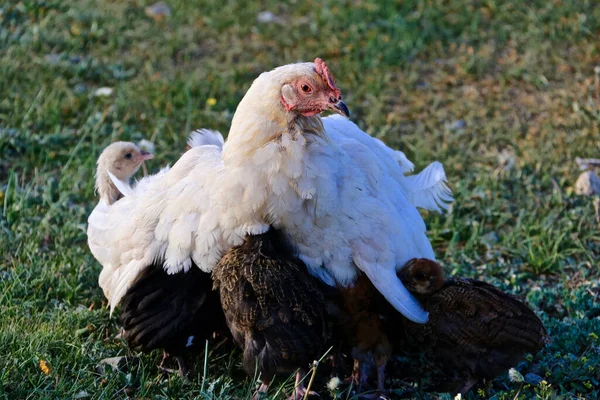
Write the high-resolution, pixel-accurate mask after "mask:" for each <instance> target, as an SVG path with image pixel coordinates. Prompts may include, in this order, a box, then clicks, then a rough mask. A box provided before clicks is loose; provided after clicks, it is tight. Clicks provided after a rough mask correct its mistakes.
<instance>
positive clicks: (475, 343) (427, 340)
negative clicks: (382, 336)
mask: <svg viewBox="0 0 600 400" xmlns="http://www.w3.org/2000/svg"><path fill="white" fill-rule="evenodd" d="M399 277H400V279H401V280H402V281H403V283H404V284H405V285H406V287H407V289H408V290H410V291H411V292H412V293H413V294H414V295H415V296H416V297H417V298H418V299H419V300H420V301H421V303H422V305H423V307H424V308H425V310H427V311H428V312H429V322H428V323H427V324H424V325H420V324H415V323H413V322H411V321H408V320H407V319H405V318H404V317H402V316H400V315H399V314H398V313H394V312H392V311H391V310H389V309H388V315H387V317H388V318H386V323H387V326H388V331H389V332H395V334H393V335H392V334H390V339H391V340H392V342H393V344H394V345H395V347H397V348H398V349H400V350H402V349H410V348H411V347H412V348H413V349H418V350H420V351H426V352H429V353H430V354H431V355H432V356H434V357H435V358H436V359H438V360H439V361H441V362H442V365H443V367H444V368H445V369H454V370H457V371H459V372H460V373H461V374H462V378H463V379H464V382H463V384H462V385H461V388H460V391H461V392H463V393H466V392H468V391H469V390H470V389H471V387H472V386H473V385H474V384H475V383H477V382H478V381H481V380H489V379H493V378H495V377H496V376H498V375H500V374H502V373H503V372H505V371H507V370H508V369H509V368H511V367H513V366H515V365H516V364H518V363H519V362H520V361H521V360H522V359H523V358H524V356H525V354H527V353H533V354H535V353H537V352H538V351H540V350H541V349H542V348H543V347H544V346H545V344H546V343H548V342H549V336H548V334H547V333H546V329H545V328H544V326H543V324H542V322H541V321H540V319H539V318H538V317H537V316H536V315H535V313H534V312H533V311H532V310H531V309H530V308H529V307H527V305H525V304H524V303H523V302H522V301H520V300H519V299H517V298H516V297H515V296H513V295H510V294H507V293H504V292H502V291H501V290H499V289H497V288H495V287H494V286H492V285H490V284H487V283H485V282H481V281H477V280H474V279H462V278H450V279H444V278H443V272H442V269H441V267H440V266H439V264H437V263H435V262H434V261H431V260H426V259H416V260H411V262H409V263H408V264H407V266H406V267H405V268H404V269H403V270H402V271H401V272H400V273H399Z"/></svg>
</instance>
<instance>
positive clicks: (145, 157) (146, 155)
mask: <svg viewBox="0 0 600 400" xmlns="http://www.w3.org/2000/svg"><path fill="white" fill-rule="evenodd" d="M140 154H141V155H142V161H146V160H151V159H153V158H154V155H153V154H152V153H150V152H149V151H145V150H141V151H140Z"/></svg>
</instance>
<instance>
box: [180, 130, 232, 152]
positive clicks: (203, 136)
mask: <svg viewBox="0 0 600 400" xmlns="http://www.w3.org/2000/svg"><path fill="white" fill-rule="evenodd" d="M223 143H225V140H224V139H223V135H221V133H220V132H218V131H213V130H210V129H198V130H195V131H194V132H192V133H191V134H190V137H189V138H188V141H187V144H188V145H189V146H190V147H197V146H206V145H213V146H217V147H218V148H220V149H222V148H223Z"/></svg>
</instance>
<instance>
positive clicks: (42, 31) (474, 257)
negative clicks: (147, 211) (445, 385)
mask: <svg viewBox="0 0 600 400" xmlns="http://www.w3.org/2000/svg"><path fill="white" fill-rule="evenodd" d="M168 3H169V5H170V6H171V14H170V15H169V16H166V17H165V18H163V19H160V18H151V17H149V16H148V15H146V13H145V7H146V6H148V5H150V3H149V2H148V1H146V0H123V1H120V0H113V1H92V0H80V1H59V0H47V1H41V0H39V1H33V0H23V1H20V2H17V1H15V0H9V1H8V2H6V1H5V3H4V4H3V5H0V74H1V78H0V355H1V356H0V382H1V385H0V395H2V396H4V397H5V398H123V397H126V396H135V397H136V398H178V397H192V396H194V397H202V398H231V397H236V398H240V397H241V398H244V397H247V396H248V393H250V392H251V391H252V389H253V381H252V380H251V379H248V378H246V377H245V376H244V375H243V373H242V372H241V371H240V357H239V353H238V352H228V351H213V352H211V353H210V354H209V356H208V357H207V367H208V368H207V369H206V370H205V369H204V366H203V365H204V357H203V356H200V358H199V359H198V362H197V365H196V367H195V368H194V371H193V373H192V377H191V378H192V379H191V380H192V384H191V385H189V386H187V387H186V386H184V385H183V384H182V383H181V381H180V380H179V379H178V378H176V377H164V376H162V375H160V374H159V373H158V371H157V369H156V363H157V361H158V359H159V355H158V354H153V355H149V356H141V357H140V358H139V359H137V362H131V363H130V365H129V368H127V369H124V371H120V372H119V371H107V372H105V373H98V371H97V369H96V365H97V364H98V362H99V361H100V360H101V359H103V358H106V357H112V356H117V355H127V356H129V358H128V359H129V360H132V359H133V358H132V356H133V354H131V353H130V352H128V350H127V349H126V347H125V346H124V344H123V343H122V342H120V341H118V340H114V339H113V338H114V336H115V335H116V333H117V332H118V325H117V323H116V320H115V318H114V317H112V318H111V317H110V316H109V313H108V311H107V310H106V307H105V305H104V299H103V296H102V292H101V291H100V289H99V288H98V286H97V276H98V273H99V271H100V266H99V265H98V264H97V263H96V262H95V260H94V259H93V257H92V256H91V254H90V253H89V251H88V249H87V247H86V234H85V230H86V218H87V215H88V214H89V213H90V211H91V210H92V208H93V207H94V204H95V201H96V200H95V196H94V193H93V173H94V164H95V160H96V158H97V156H98V153H99V151H100V150H101V149H102V148H103V147H104V146H106V145H107V144H108V143H110V142H111V141H114V140H117V139H121V140H133V141H139V140H141V139H149V140H152V141H153V142H155V143H156V152H157V153H158V157H157V158H156V159H155V160H153V161H152V162H150V164H149V168H150V169H151V170H156V169H158V168H159V167H160V166H162V165H164V164H166V163H168V162H172V161H173V160H174V159H176V157H177V156H178V155H179V154H180V152H181V150H182V149H183V147H184V143H185V138H186V135H187V133H188V132H189V131H190V129H192V128H197V127H208V128H216V129H219V130H221V131H222V132H227V129H228V125H229V121H230V119H231V116H232V113H233V111H234V110H235V107H236V104H237V102H238V101H239V100H240V98H241V96H242V95H243V93H244V92H245V90H246V89H247V88H248V86H249V84H250V83H251V81H252V79H254V77H256V76H257V75H258V74H259V73H260V72H262V71H264V70H267V69H270V68H272V67H275V66H277V65H281V64H284V63H288V62H294V61H298V60H312V59H314V58H315V57H316V56H320V57H322V58H324V59H325V60H326V61H327V62H328V64H329V65H330V67H331V68H332V70H333V72H334V73H335V75H336V77H337V82H338V85H339V86H340V87H341V88H342V90H343V92H344V97H345V99H346V100H347V104H348V106H349V107H350V109H351V111H352V112H353V117H352V119H353V120H354V121H356V122H357V123H359V124H360V125H361V126H362V127H363V128H365V129H366V130H367V131H368V132H370V133H371V134H373V135H376V136H378V137H381V138H382V139H383V140H385V141H386V142H387V143H388V144H389V145H391V146H394V147H397V148H400V149H402V150H403V151H405V152H406V153H407V155H408V156H409V158H411V159H412V160H413V161H414V162H415V163H416V164H417V167H418V168H422V167H423V166H425V165H426V164H427V163H429V162H430V161H432V160H434V159H437V160H440V161H442V162H443V163H444V165H445V167H446V171H447V174H448V176H449V180H450V185H451V187H452V188H453V190H454V192H455V196H456V202H455V204H454V205H453V207H452V209H451V212H450V213H448V214H447V215H445V216H438V215H435V214H428V215H425V217H426V221H427V223H428V226H429V229H430V237H431V239H432V241H433V242H434V245H435V247H436V251H437V254H438V256H439V258H440V260H442V262H443V264H444V266H445V267H446V268H447V270H448V271H449V272H451V273H456V274H459V275H461V276H468V277H477V278H480V279H484V280H486V281H489V282H491V283H493V284H496V285H499V286H500V287H502V288H504V289H506V290H508V291H510V292H512V293H516V294H518V295H520V296H522V297H524V298H526V299H527V301H528V302H529V303H530V304H531V306H532V307H533V308H534V309H535V310H536V311H537V312H538V315H539V316H540V317H541V318H542V320H543V321H544V323H545V324H546V327H547V328H548V330H549V332H550V333H551V335H552V336H553V338H554V342H553V343H552V345H551V346H549V347H548V348H547V349H545V350H544V351H542V352H541V353H540V354H539V355H538V356H536V357H535V358H530V359H528V360H526V361H525V362H523V363H522V364H520V365H519V366H518V368H517V369H518V370H519V371H520V372H521V374H522V375H526V374H527V373H532V374H535V375H538V376H539V377H541V378H543V379H544V380H545V381H544V382H542V383H540V384H536V383H534V382H533V380H535V379H533V380H532V379H531V378H532V375H530V376H529V378H528V379H527V382H525V383H523V384H522V383H519V382H511V381H510V380H509V379H508V378H507V377H506V376H504V377H501V378H499V379H497V380H496V382H495V384H494V386H493V388H492V390H491V391H490V394H489V396H493V398H496V399H512V398H514V397H515V395H516V394H517V392H518V391H519V390H520V394H519V397H520V398H523V399H530V398H534V397H537V398H540V399H553V398H557V399H563V398H564V399H570V398H587V399H596V398H598V390H599V389H598V386H599V384H600V339H599V336H600V318H599V317H597V316H594V315H598V310H599V309H600V272H599V271H598V261H599V258H600V234H599V233H598V223H597V222H596V220H595V217H594V209H593V205H592V200H591V199H590V198H584V197H579V196H576V195H575V194H574V190H573V186H574V182H575V179H576V177H577V175H578V171H577V167H576V165H575V163H574V158H575V157H576V156H581V157H598V156H600V93H599V91H600V87H599V85H600V83H599V79H600V76H599V75H600V69H598V70H597V72H594V68H595V67H597V66H600V41H599V40H598V37H599V35H600V7H598V6H597V4H596V1H595V0H580V1H565V0H563V1H561V0H554V1H548V0H529V1H527V2H517V1H501V0H480V1H472V0H456V1H453V2H448V1H443V0H420V1H418V0H409V1H402V2H397V4H396V2H376V1H374V0H356V1H347V0H336V1H321V2H316V1H307V2H291V3H289V4H275V3H274V4H270V3H267V2H264V3H262V4H242V2H237V1H229V0H220V1H205V2H201V3H200V2H198V3H197V2H189V1H188V2H186V1H176V0H169V1H168ZM523 3H524V4H523ZM266 10H269V11H271V12H272V13H273V15H274V16H275V17H276V18H271V21H270V22H266V23H258V22H257V14H258V13H259V12H261V11H266ZM100 87H109V88H111V89H112V90H113V92H112V94H110V95H109V96H96V95H95V94H97V92H96V90H97V89H98V88H100ZM203 375H206V379H203ZM425 378H426V377H425ZM533 378H535V377H533ZM528 382H529V383H528ZM390 383H391V386H392V387H394V388H395V389H397V392H398V393H403V392H405V391H406V390H407V389H408V388H409V382H407V381H406V380H395V381H393V382H390ZM281 384H283V381H282V380H280V381H278V382H277V383H276V385H275V388H274V390H273V392H272V394H273V395H275V392H276V391H277V389H278V388H279V386H280V385H281ZM319 390H321V388H319ZM323 392H326V390H323ZM336 395H337V396H339V397H340V398H346V397H347V394H346V393H336ZM413 396H415V397H417V398H438V395H436V394H413ZM439 396H440V398H451V397H450V396H449V395H447V394H442V395H439ZM471 397H473V398H474V397H485V395H482V394H481V393H480V394H477V393H474V394H472V395H471Z"/></svg>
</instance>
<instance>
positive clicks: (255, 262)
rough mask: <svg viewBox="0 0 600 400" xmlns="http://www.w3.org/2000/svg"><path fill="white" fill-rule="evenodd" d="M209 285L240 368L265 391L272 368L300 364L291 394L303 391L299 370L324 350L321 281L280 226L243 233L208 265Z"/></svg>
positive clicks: (325, 336) (297, 396)
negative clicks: (240, 357) (241, 356)
mask: <svg viewBox="0 0 600 400" xmlns="http://www.w3.org/2000/svg"><path fill="white" fill-rule="evenodd" d="M212 274H213V279H214V287H215V288H218V289H219V293H220V296H221V304H222V306H223V311H224V313H225V318H226V320H227V325H228V326H229V329H230V330H231V333H232V335H233V338H234V340H235V342H236V343H237V344H238V345H239V346H240V347H241V348H242V349H243V351H244V368H245V369H246V372H248V374H249V375H250V376H254V373H255V369H256V368H258V371H259V372H260V378H261V380H262V385H261V388H260V389H259V392H266V390H267V389H268V386H269V384H270V383H271V380H272V379H273V377H274V376H275V375H276V374H280V373H290V372H293V371H296V370H297V369H300V372H298V374H297V377H296V389H295V391H294V395H293V397H292V398H294V399H301V398H302V396H303V395H304V393H305V389H304V387H303V386H302V385H301V384H300V379H299V378H300V376H301V373H302V371H305V369H306V367H308V365H309V364H310V363H311V362H312V361H313V360H318V359H319V358H320V357H321V356H322V355H323V354H324V352H325V351H326V350H327V347H326V343H327V341H328V337H329V333H328V324H327V320H326V313H327V311H326V310H327V303H326V300H325V297H324V295H323V292H322V291H321V289H320V284H319V283H318V282H317V281H316V279H315V278H313V277H312V276H311V275H310V274H309V273H308V271H307V269H306V266H305V265H304V263H303V262H302V261H300V260H299V259H298V258H295V257H294V256H293V252H292V251H291V249H290V248H289V247H288V246H287V244H286V243H285V241H284V239H283V236H282V234H281V233H280V232H278V231H275V230H273V229H271V230H270V231H268V232H266V233H264V234H261V235H254V236H247V237H246V239H245V241H244V243H243V244H242V245H240V246H237V247H234V248H232V249H231V250H230V251H229V252H227V253H226V254H225V256H223V258H222V259H221V261H219V263H218V264H217V265H216V267H215V268H214V269H213V272H212Z"/></svg>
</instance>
